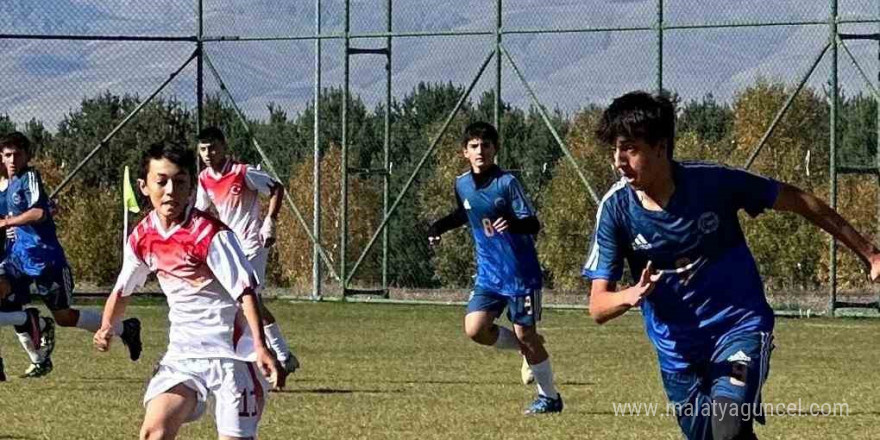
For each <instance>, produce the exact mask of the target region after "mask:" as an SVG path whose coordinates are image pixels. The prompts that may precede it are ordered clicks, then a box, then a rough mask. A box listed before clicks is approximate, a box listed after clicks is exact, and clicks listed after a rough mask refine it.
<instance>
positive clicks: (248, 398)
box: [144, 359, 269, 437]
mask: <svg viewBox="0 0 880 440" xmlns="http://www.w3.org/2000/svg"><path fill="white" fill-rule="evenodd" d="M181 384H182V385H185V386H186V387H188V388H190V389H192V390H193V391H195V392H196V395H197V398H198V404H197V405H196V408H195V409H194V410H193V412H192V414H190V415H189V416H188V417H187V418H186V422H192V421H195V420H198V419H199V418H200V417H201V416H202V414H204V413H205V409H206V406H207V401H208V397H210V396H213V397H214V404H215V405H214V406H215V408H214V419H215V422H216V424H217V433H218V434H219V435H223V436H229V437H255V436H256V435H257V424H258V423H259V422H260V417H261V416H262V415H263V408H264V407H265V405H266V397H267V395H268V389H269V383H268V381H267V380H266V379H265V378H264V377H263V374H262V373H261V372H260V371H259V370H258V368H257V366H256V364H254V363H253V362H244V361H239V360H235V359H181V360H174V361H162V363H161V364H159V367H158V368H157V369H156V373H155V374H154V375H153V378H152V379H150V384H149V385H147V393H146V394H145V395H144V406H147V404H148V403H149V402H150V400H152V399H154V398H156V397H157V396H159V395H160V394H162V393H164V392H166V391H168V390H170V389H171V388H174V387H175V386H177V385H181Z"/></svg>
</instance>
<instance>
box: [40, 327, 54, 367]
mask: <svg viewBox="0 0 880 440" xmlns="http://www.w3.org/2000/svg"><path fill="white" fill-rule="evenodd" d="M43 322H44V323H45V324H46V325H45V327H43V331H42V335H41V337H40V345H41V346H42V349H41V352H42V353H41V354H42V356H43V359H48V358H49V357H50V356H52V352H53V351H55V320H54V319H52V318H43Z"/></svg>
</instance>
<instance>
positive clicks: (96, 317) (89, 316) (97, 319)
mask: <svg viewBox="0 0 880 440" xmlns="http://www.w3.org/2000/svg"><path fill="white" fill-rule="evenodd" d="M76 327H77V328H81V329H83V330H88V331H90V332H92V333H95V332H97V331H98V330H100V329H101V314H100V313H98V312H96V311H94V310H83V309H80V311H79V319H78V320H77V321H76ZM114 330H115V326H114Z"/></svg>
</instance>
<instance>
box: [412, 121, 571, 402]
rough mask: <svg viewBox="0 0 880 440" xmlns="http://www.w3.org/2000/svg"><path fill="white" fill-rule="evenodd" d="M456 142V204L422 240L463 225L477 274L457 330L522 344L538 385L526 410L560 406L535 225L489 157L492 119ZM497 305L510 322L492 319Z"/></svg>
mask: <svg viewBox="0 0 880 440" xmlns="http://www.w3.org/2000/svg"><path fill="white" fill-rule="evenodd" d="M461 148H462V152H463V154H464V157H465V158H466V159H467V160H468V162H469V163H470V167H471V171H469V172H467V173H465V174H462V175H461V176H459V177H458V178H457V179H456V180H455V198H456V202H457V206H456V208H455V210H454V211H453V212H452V213H450V214H449V215H447V216H446V217H443V218H442V219H440V220H438V221H436V222H435V223H434V224H432V225H431V228H430V230H429V232H428V240H429V242H430V243H431V244H432V245H435V244H438V243H439V242H440V236H441V234H443V233H444V232H446V231H449V230H451V229H454V228H457V227H460V226H464V225H466V224H467V225H469V226H470V229H471V233H472V234H473V237H474V245H475V246H476V259H477V277H476V281H475V283H474V290H473V294H472V296H471V299H470V301H469V302H468V307H467V314H466V315H465V318H464V328H465V333H467V335H468V337H470V338H471V339H472V340H473V341H474V342H476V343H478V344H482V345H489V346H494V347H496V348H499V349H509V350H520V351H521V352H522V354H523V356H524V357H525V359H526V361H527V362H528V364H529V365H530V366H531V370H532V372H533V374H534V378H535V382H536V383H537V387H538V398H537V400H535V401H534V403H532V405H531V406H530V407H529V408H528V409H527V410H526V414H542V413H554V412H560V411H562V407H563V405H562V396H560V395H559V393H558V392H557V391H556V387H555V386H554V384H553V370H552V369H551V367H550V356H549V355H548V354H547V350H546V349H545V348H544V341H543V338H542V337H541V336H540V335H539V334H538V321H539V320H540V319H541V282H542V280H541V267H540V265H539V264H538V256H537V253H536V251H535V241H534V235H535V234H537V233H538V231H539V230H540V228H541V225H540V223H539V222H538V218H537V216H536V215H535V211H534V209H533V208H532V206H531V203H530V202H529V200H528V198H527V197H526V194H525V191H524V190H523V187H522V185H520V183H519V182H518V181H517V180H516V178H515V177H514V176H513V175H512V174H510V173H508V172H506V171H504V170H502V169H501V168H499V167H498V166H497V165H495V160H494V159H495V154H496V153H497V151H498V149H499V148H500V146H499V144H498V132H497V131H496V130H495V127H493V126H492V125H490V124H487V123H485V122H476V123H473V124H471V125H469V126H468V127H467V128H466V129H465V131H464V134H463V136H462V139H461ZM505 308H506V309H507V317H508V318H509V319H510V321H511V322H513V330H511V329H509V328H507V327H503V326H499V325H497V324H495V319H496V318H498V317H499V316H501V313H502V312H504V309H505Z"/></svg>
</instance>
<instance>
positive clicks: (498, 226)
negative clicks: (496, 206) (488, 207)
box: [492, 217, 510, 232]
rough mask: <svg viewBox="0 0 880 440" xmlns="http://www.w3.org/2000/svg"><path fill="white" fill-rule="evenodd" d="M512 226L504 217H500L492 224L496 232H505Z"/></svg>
mask: <svg viewBox="0 0 880 440" xmlns="http://www.w3.org/2000/svg"><path fill="white" fill-rule="evenodd" d="M509 226H510V225H508V224H507V220H505V219H504V217H498V219H496V220H495V221H494V222H492V229H494V230H495V231H496V232H504V231H506V230H507V228H508V227H509Z"/></svg>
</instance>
